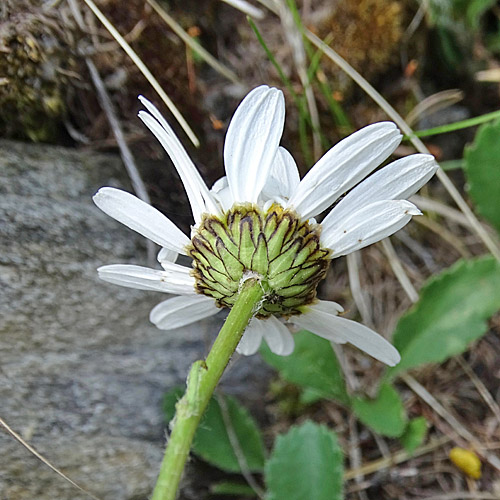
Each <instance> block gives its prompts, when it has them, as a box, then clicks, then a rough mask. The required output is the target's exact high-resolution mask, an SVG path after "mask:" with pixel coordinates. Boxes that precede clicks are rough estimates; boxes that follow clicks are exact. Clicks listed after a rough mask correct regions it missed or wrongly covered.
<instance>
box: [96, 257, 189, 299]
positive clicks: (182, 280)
mask: <svg viewBox="0 0 500 500" xmlns="http://www.w3.org/2000/svg"><path fill="white" fill-rule="evenodd" d="M170 265H171V266H172V268H171V270H169V271H159V270H157V269H149V268H148V267H141V266H133V265H128V264H114V265H111V266H102V267H100V268H99V269H97V272H98V273H99V278H101V279H102V280H104V281H107V282H109V283H114V284H115V285H121V286H125V287H128V288H137V289H138V290H152V291H156V292H165V293H175V294H179V295H192V294H196V290H195V289H194V284H195V280H194V278H193V277H192V276H190V275H189V273H186V272H185V269H186V268H183V267H182V266H177V264H170ZM174 266H177V267H178V268H180V269H179V270H177V269H176V268H175V267H174Z"/></svg>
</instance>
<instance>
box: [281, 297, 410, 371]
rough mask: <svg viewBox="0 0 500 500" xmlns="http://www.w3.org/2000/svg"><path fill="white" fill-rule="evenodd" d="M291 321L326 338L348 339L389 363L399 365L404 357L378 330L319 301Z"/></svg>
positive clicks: (376, 357)
mask: <svg viewBox="0 0 500 500" xmlns="http://www.w3.org/2000/svg"><path fill="white" fill-rule="evenodd" d="M321 302H322V301H320V303H321ZM290 321H291V322H293V323H294V324H296V325H298V326H300V327H302V328H304V329H306V330H310V331H311V332H313V333H315V334H316V335H319V336H320V337H323V338H325V339H327V340H331V341H333V342H336V343H346V342H349V343H350V344H352V345H354V346H356V347H358V348H359V349H361V350H363V351H365V352H366V353H367V354H369V355H370V356H373V357H374V358H375V359H378V360H379V361H382V363H385V364H387V365H389V366H394V365H396V364H397V363H399V361H400V359H401V357H400V355H399V353H398V351H397V349H396V348H395V347H394V346H393V345H391V344H390V343H389V342H387V340H385V339H384V337H382V336H381V335H379V334H378V333H376V332H374V331H373V330H371V329H370V328H368V327H366V326H364V325H362V324H360V323H357V322H356V321H351V320H349V319H346V318H341V317H339V316H337V315H336V314H331V313H330V312H327V311H326V310H325V308H324V307H317V305H316V304H313V305H311V306H309V310H308V311H307V312H306V313H304V314H301V315H299V316H293V317H292V318H290Z"/></svg>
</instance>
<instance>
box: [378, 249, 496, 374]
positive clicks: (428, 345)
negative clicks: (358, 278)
mask: <svg viewBox="0 0 500 500" xmlns="http://www.w3.org/2000/svg"><path fill="white" fill-rule="evenodd" d="M499 308H500V265H499V264H498V262H496V261H495V259H494V258H493V257H490V256H487V257H481V258H477V259H471V260H461V261H459V262H457V263H456V264H455V265H453V266H452V267H450V268H448V269H446V270H445V271H444V272H442V273H441V274H439V275H437V276H436V277H434V278H431V279H429V280H428V281H427V283H426V284H425V285H424V286H423V287H422V290H421V291H420V300H419V301H418V302H417V303H416V304H415V305H414V306H413V307H412V308H411V309H410V311H409V312H408V313H406V314H405V315H404V316H403V317H402V318H401V319H400V320H399V322H398V325H397V327H396V331H395V333H394V337H393V344H394V346H395V347H396V348H397V349H398V351H399V352H400V354H401V362H400V363H399V364H398V365H396V366H395V367H393V368H390V369H389V370H388V376H390V377H392V376H394V375H396V374H397V373H399V372H402V371H404V370H408V369H409V368H413V367H415V366H420V365H423V364H425V363H440V362H442V361H444V360H446V359H448V358H449V357H451V356H455V355H457V354H460V353H462V352H463V351H465V350H466V349H467V346H468V345H469V344H470V343H471V342H472V341H473V340H477V339H479V338H480V337H481V336H482V335H484V334H485V333H486V332H487V329H488V328H487V320H488V318H490V317H491V316H492V315H493V314H494V313H495V312H496V311H498V309H499Z"/></svg>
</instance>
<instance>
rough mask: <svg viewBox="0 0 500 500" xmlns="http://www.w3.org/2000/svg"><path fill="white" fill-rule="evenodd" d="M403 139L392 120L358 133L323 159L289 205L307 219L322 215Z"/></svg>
mask: <svg viewBox="0 0 500 500" xmlns="http://www.w3.org/2000/svg"><path fill="white" fill-rule="evenodd" d="M401 138H402V135H401V133H400V132H399V130H398V128H397V127H396V125H394V123H392V122H381V123H375V124H373V125H368V126H367V127H364V128H362V129H361V130H358V131H357V132H354V134H352V135H350V136H349V137H347V138H346V139H344V140H342V141H340V142H339V143H338V144H337V145H335V146H334V147H333V148H332V149H330V151H328V152H327V153H326V154H325V155H324V156H323V157H322V158H320V160H319V161H318V162H317V163H316V165H314V167H312V168H311V170H310V171H309V172H308V173H307V174H306V176H305V177H304V178H303V179H302V180H301V181H300V184H299V186H298V187H297V190H296V191H295V193H294V194H293V195H292V197H291V198H290V200H289V201H288V204H287V206H288V207H290V208H292V209H294V210H295V211H296V212H297V213H298V214H299V215H300V216H301V217H302V218H303V219H308V218H310V217H315V216H316V215H319V214H320V213H321V212H323V211H324V210H325V209H327V208H328V207H329V206H330V205H332V203H334V202H335V201H336V200H337V198H339V196H340V195H342V194H343V193H345V192H346V191H347V190H349V189H350V188H352V187H353V186H354V185H356V184H357V183H358V182H359V181H360V180H362V179H364V178H365V177H366V176H367V175H368V174H369V173H371V172H372V170H374V169H375V168H376V167H377V166H379V165H380V163H381V162H383V161H384V160H385V159H387V158H388V156H389V155H390V154H391V153H392V152H393V151H394V150H395V149H396V147H397V146H398V145H399V143H400V142H401Z"/></svg>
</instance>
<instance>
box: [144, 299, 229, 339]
mask: <svg viewBox="0 0 500 500" xmlns="http://www.w3.org/2000/svg"><path fill="white" fill-rule="evenodd" d="M219 311H220V309H219V308H218V307H217V306H216V305H215V302H214V300H213V299H211V298H209V297H205V296H203V295H192V296H186V297H173V298H171V299H167V300H164V301H163V302H160V303H159V304H158V305H157V306H155V307H154V308H153V309H152V310H151V313H150V315H149V320H150V321H151V323H153V324H154V325H156V326H157V327H158V328H159V329H160V330H175V329H176V328H180V327H182V326H186V325H190V324H191V323H196V321H200V320H202V319H205V318H208V317H210V316H213V315H215V314H217V313H218V312H219Z"/></svg>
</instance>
